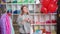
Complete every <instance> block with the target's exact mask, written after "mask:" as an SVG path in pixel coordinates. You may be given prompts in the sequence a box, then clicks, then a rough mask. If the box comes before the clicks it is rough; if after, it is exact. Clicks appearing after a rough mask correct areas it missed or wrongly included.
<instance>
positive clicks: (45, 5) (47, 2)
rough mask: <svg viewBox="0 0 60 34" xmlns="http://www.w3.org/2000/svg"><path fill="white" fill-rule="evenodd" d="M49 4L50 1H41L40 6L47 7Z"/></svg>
mask: <svg viewBox="0 0 60 34" xmlns="http://www.w3.org/2000/svg"><path fill="white" fill-rule="evenodd" d="M49 3H50V0H42V5H43V6H44V7H47V6H48V4H49Z"/></svg>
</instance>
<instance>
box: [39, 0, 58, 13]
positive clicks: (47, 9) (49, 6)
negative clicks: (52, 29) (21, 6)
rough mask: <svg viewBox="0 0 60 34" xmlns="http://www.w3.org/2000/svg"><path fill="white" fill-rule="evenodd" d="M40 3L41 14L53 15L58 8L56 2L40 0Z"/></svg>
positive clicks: (55, 0) (56, 0)
mask: <svg viewBox="0 0 60 34" xmlns="http://www.w3.org/2000/svg"><path fill="white" fill-rule="evenodd" d="M40 2H41V4H42V7H41V12H42V13H54V12H55V11H56V10H57V8H58V5H57V2H58V0H41V1H40Z"/></svg>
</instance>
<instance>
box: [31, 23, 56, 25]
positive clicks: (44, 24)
mask: <svg viewBox="0 0 60 34" xmlns="http://www.w3.org/2000/svg"><path fill="white" fill-rule="evenodd" d="M31 25H56V23H53V24H31Z"/></svg>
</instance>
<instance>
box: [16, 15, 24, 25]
mask: <svg viewBox="0 0 60 34" xmlns="http://www.w3.org/2000/svg"><path fill="white" fill-rule="evenodd" d="M22 21H23V19H22V17H21V16H18V18H17V24H18V25H19V26H22Z"/></svg>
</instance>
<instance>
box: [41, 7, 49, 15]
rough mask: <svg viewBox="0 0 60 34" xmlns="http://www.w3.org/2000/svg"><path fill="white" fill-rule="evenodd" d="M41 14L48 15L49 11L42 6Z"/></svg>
mask: <svg viewBox="0 0 60 34" xmlns="http://www.w3.org/2000/svg"><path fill="white" fill-rule="evenodd" d="M41 12H42V13H46V14H47V13H48V10H47V8H45V7H43V6H42V8H41Z"/></svg>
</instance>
